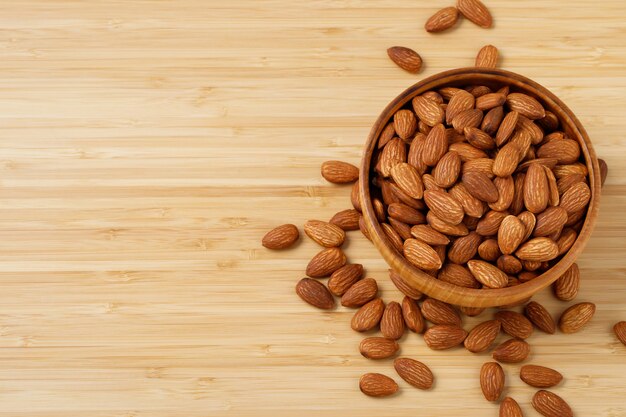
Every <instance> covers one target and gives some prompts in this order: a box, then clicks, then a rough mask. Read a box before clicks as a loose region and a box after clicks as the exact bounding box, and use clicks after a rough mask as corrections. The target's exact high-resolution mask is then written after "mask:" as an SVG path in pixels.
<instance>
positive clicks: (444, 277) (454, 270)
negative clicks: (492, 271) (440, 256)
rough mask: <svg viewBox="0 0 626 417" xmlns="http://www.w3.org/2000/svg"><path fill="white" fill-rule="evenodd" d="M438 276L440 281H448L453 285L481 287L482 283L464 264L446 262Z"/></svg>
mask: <svg viewBox="0 0 626 417" xmlns="http://www.w3.org/2000/svg"><path fill="white" fill-rule="evenodd" d="M437 278H438V279H439V280H440V281H443V282H448V283H450V284H452V285H456V286H458V287H465V288H480V287H481V284H480V282H478V281H477V280H476V278H474V276H473V275H472V273H471V272H470V271H469V270H468V269H467V268H465V267H464V266H462V265H457V264H453V263H446V264H445V265H444V266H443V267H442V268H441V270H440V271H439V274H438V275H437Z"/></svg>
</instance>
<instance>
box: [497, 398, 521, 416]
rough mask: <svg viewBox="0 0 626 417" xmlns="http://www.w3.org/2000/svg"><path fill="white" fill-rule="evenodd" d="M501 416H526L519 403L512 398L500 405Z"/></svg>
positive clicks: (506, 399)
mask: <svg viewBox="0 0 626 417" xmlns="http://www.w3.org/2000/svg"><path fill="white" fill-rule="evenodd" d="M499 416H500V417H524V414H523V413H522V409H521V407H520V406H519V404H518V403H517V401H515V400H514V399H513V398H511V397H506V398H505V399H504V400H502V402H501V403H500V414H499Z"/></svg>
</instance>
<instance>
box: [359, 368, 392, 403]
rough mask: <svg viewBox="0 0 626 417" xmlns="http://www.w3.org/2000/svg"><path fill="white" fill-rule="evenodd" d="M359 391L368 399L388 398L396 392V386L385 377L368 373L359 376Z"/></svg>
mask: <svg viewBox="0 0 626 417" xmlns="http://www.w3.org/2000/svg"><path fill="white" fill-rule="evenodd" d="M359 389H360V390H361V392H362V393H363V394H365V395H368V396H370V397H388V396H390V395H393V394H395V393H396V392H398V384H396V382H395V381H394V380H393V379H391V378H389V377H388V376H386V375H383V374H377V373H369V374H365V375H363V376H361V379H360V380H359Z"/></svg>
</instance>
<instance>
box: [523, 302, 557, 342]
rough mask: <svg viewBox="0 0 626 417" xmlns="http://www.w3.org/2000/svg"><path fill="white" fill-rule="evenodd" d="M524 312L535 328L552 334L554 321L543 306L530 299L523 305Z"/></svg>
mask: <svg viewBox="0 0 626 417" xmlns="http://www.w3.org/2000/svg"><path fill="white" fill-rule="evenodd" d="M524 314H525V315H526V317H528V319H529V320H530V321H531V322H532V323H533V324H534V325H535V326H537V328H538V329H539V330H541V331H543V332H545V333H548V334H554V333H555V332H556V323H555V322H554V319H553V318H552V316H551V315H550V313H549V312H548V310H546V308H545V307H544V306H542V305H541V304H539V303H538V302H536V301H531V302H530V303H528V304H526V307H524Z"/></svg>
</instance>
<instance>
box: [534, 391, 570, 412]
mask: <svg viewBox="0 0 626 417" xmlns="http://www.w3.org/2000/svg"><path fill="white" fill-rule="evenodd" d="M532 405H533V407H534V409H535V410H537V412H538V413H539V414H541V415H543V416H545V417H573V416H574V413H573V412H572V409H571V408H570V406H569V405H567V403H566V402H565V400H563V398H561V397H559V396H558V395H556V394H555V393H553V392H550V391H546V390H540V391H537V392H536V393H535V395H534V396H533V399H532Z"/></svg>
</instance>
